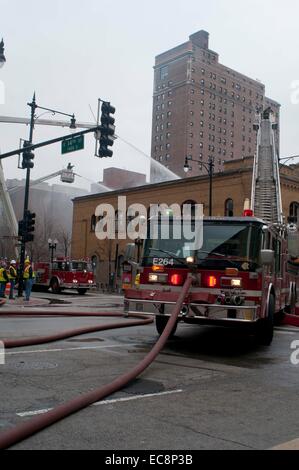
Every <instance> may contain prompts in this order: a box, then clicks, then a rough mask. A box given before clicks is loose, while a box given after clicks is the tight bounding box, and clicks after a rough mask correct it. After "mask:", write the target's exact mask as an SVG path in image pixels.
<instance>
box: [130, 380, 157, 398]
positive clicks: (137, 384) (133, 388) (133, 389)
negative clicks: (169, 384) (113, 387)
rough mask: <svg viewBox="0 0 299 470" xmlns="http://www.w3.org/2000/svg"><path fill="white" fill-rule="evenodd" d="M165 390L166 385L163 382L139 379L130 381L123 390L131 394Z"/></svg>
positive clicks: (145, 393)
mask: <svg viewBox="0 0 299 470" xmlns="http://www.w3.org/2000/svg"><path fill="white" fill-rule="evenodd" d="M164 390H165V387H164V385H163V384H162V383H161V382H156V381H153V380H144V379H137V380H134V381H133V382H131V383H129V385H128V386H127V387H126V388H125V389H123V392H125V393H128V394H130V395H147V394H149V393H159V392H163V391H164Z"/></svg>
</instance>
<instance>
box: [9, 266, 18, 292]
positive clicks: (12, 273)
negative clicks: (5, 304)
mask: <svg viewBox="0 0 299 470" xmlns="http://www.w3.org/2000/svg"><path fill="white" fill-rule="evenodd" d="M17 277H18V274H17V263H16V261H15V260H14V259H13V260H11V262H10V266H9V269H8V279H9V282H10V293H9V298H10V299H11V300H14V289H15V285H16V282H17Z"/></svg>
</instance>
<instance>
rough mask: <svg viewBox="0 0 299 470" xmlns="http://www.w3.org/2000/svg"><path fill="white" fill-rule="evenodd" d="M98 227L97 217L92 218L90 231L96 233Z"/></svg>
mask: <svg viewBox="0 0 299 470" xmlns="http://www.w3.org/2000/svg"><path fill="white" fill-rule="evenodd" d="M96 225H97V218H96V216H95V215H93V216H92V217H91V222H90V230H91V232H95V231H96Z"/></svg>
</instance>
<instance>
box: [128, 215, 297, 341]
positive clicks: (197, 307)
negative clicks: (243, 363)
mask: <svg viewBox="0 0 299 470" xmlns="http://www.w3.org/2000/svg"><path fill="white" fill-rule="evenodd" d="M247 215H248V216H246V217H240V218H234V217H229V218H225V217H224V218H219V217H217V218H216V217H215V218H213V217H212V218H205V219H204V221H203V246H202V248H201V249H199V250H197V251H192V249H190V246H191V245H190V242H188V240H185V239H184V236H183V235H182V236H181V239H173V238H169V239H167V240H164V239H162V238H160V237H158V238H157V239H150V238H148V239H147V240H146V241H145V246H144V253H143V257H142V262H141V266H140V269H139V274H138V275H137V284H136V286H135V287H133V288H131V289H128V290H126V293H125V312H126V313H128V312H136V311H137V312H142V313H143V314H146V313H148V314H151V315H152V314H155V319H156V328H157V331H158V333H159V334H161V333H162V332H163V330H164V328H165V326H166V324H167V322H168V319H169V316H170V314H171V310H172V306H173V305H174V304H175V303H176V301H177V299H178V297H179V294H180V291H181V288H182V285H183V284H184V282H185V280H186V277H187V275H188V274H189V273H193V278H194V279H193V285H192V288H191V290H190V292H189V294H188V296H187V297H186V299H185V304H184V306H183V308H182V311H181V314H180V316H179V321H184V322H185V323H191V324H215V325H216V324H217V325H222V326H224V325H228V326H239V325H243V326H249V327H251V329H253V330H254V332H255V333H256V335H257V336H258V338H259V340H260V342H261V343H262V344H266V345H268V344H270V343H271V341H272V337H273V325H274V316H275V314H276V313H279V312H283V311H287V312H289V313H295V308H296V297H297V292H299V264H297V262H295V261H296V260H291V259H290V258H289V256H288V250H287V248H288V247H287V227H284V226H279V225H277V226H276V225H272V224H266V223H265V222H264V221H263V220H261V219H258V218H255V217H254V216H253V214H252V212H251V211H247ZM155 223H157V224H158V230H160V232H161V226H162V225H163V223H169V219H166V220H164V219H163V218H160V219H157V220H156V222H155ZM175 223H180V224H182V221H179V222H175V221H173V224H175ZM157 233H159V232H157ZM296 280H297V286H296ZM174 332H175V331H173V334H174Z"/></svg>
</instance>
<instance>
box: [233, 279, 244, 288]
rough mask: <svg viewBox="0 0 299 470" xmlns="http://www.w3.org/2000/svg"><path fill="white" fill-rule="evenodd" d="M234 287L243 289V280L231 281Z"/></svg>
mask: <svg viewBox="0 0 299 470" xmlns="http://www.w3.org/2000/svg"><path fill="white" fill-rule="evenodd" d="M231 286H232V287H242V279H232V280H231Z"/></svg>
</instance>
